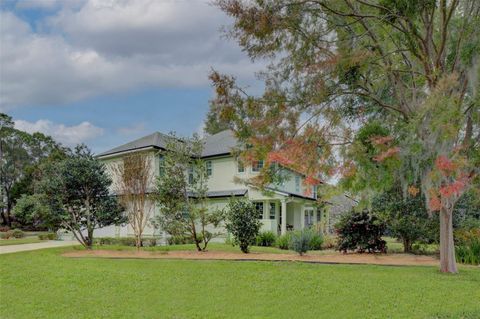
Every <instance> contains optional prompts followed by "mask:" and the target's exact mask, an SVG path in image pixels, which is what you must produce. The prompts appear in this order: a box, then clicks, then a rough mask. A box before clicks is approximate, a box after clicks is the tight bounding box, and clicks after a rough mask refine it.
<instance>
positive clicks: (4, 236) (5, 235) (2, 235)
mask: <svg viewBox="0 0 480 319" xmlns="http://www.w3.org/2000/svg"><path fill="white" fill-rule="evenodd" d="M12 236H13V231H11V230H9V231H6V232H2V233H0V238H1V239H10V238H11V237H12Z"/></svg>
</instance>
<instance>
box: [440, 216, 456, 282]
mask: <svg viewBox="0 0 480 319" xmlns="http://www.w3.org/2000/svg"><path fill="white" fill-rule="evenodd" d="M452 219H453V218H452V210H448V209H447V208H442V209H441V211H440V271H441V272H448V273H457V272H458V270H457V264H456V261H455V244H454V242H453V221H452Z"/></svg>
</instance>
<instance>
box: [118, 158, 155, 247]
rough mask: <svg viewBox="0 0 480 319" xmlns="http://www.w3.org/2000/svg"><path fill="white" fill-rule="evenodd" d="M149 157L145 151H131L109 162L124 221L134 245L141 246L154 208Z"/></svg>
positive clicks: (150, 160) (152, 178)
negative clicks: (131, 230) (125, 217)
mask: <svg viewBox="0 0 480 319" xmlns="http://www.w3.org/2000/svg"><path fill="white" fill-rule="evenodd" d="M152 160H153V157H152V156H149V154H146V153H141V152H137V153H132V154H128V155H126V156H124V157H123V159H122V161H121V162H119V163H116V164H114V165H112V168H111V171H112V172H113V175H114V177H115V178H114V180H115V182H114V184H113V185H114V186H113V187H114V189H115V192H116V194H117V196H118V198H119V201H120V203H122V206H123V207H124V208H125V213H126V216H127V218H128V223H129V224H130V226H131V227H132V229H133V233H134V235H135V245H136V246H137V249H140V247H141V246H142V236H143V231H144V230H145V227H146V226H147V223H148V222H149V221H150V218H151V214H152V211H153V209H154V198H153V197H154V196H153V195H152V194H151V193H152V191H153V187H154V182H155V178H154V169H153V167H152Z"/></svg>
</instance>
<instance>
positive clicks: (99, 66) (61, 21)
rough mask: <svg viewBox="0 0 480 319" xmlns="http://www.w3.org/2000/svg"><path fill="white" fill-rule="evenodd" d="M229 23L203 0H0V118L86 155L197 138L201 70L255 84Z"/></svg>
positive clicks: (254, 68) (205, 93) (205, 88)
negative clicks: (150, 138)
mask: <svg viewBox="0 0 480 319" xmlns="http://www.w3.org/2000/svg"><path fill="white" fill-rule="evenodd" d="M230 24H231V20H230V19H229V18H228V17H227V16H226V15H225V14H224V13H223V12H221V11H220V10H219V9H217V8H216V7H214V6H212V5H211V4H210V3H209V2H208V1H203V0H0V112H4V113H7V114H8V115H10V116H12V117H13V119H14V121H15V125H16V127H17V128H18V129H21V130H24V131H28V132H35V131H40V132H42V133H46V134H48V135H51V136H53V137H54V138H55V139H56V140H58V141H59V142H61V143H63V144H64V145H67V146H74V145H76V144H78V143H86V144H87V145H88V146H89V147H90V148H91V149H92V150H93V151H94V152H102V151H105V150H108V149H110V148H113V147H115V146H118V145H120V144H123V143H126V142H129V141H131V140H134V139H136V138H139V137H142V136H144V135H147V134H150V133H152V132H154V131H160V132H164V133H168V132H173V131H175V132H176V133H177V134H179V135H183V136H186V135H191V134H193V133H195V132H202V127H203V120H204V118H205V115H206V112H207V111H208V101H209V100H210V99H211V98H212V97H213V90H212V87H211V84H210V82H209V80H208V74H209V72H210V71H211V70H212V69H215V70H217V71H219V72H221V73H226V74H230V75H233V76H235V77H236V78H237V79H238V80H239V82H240V83H242V85H245V86H250V87H256V86H258V81H257V80H256V78H255V73H256V72H258V71H260V70H261V69H263V68H264V65H263V64H262V62H256V63H253V62H252V61H251V60H250V59H249V58H248V56H247V55H246V54H245V53H244V52H242V50H241V48H240V47H239V46H238V45H237V44H236V43H235V42H234V41H233V40H230V39H226V38H225V35H224V32H222V31H221V29H222V28H225V27H227V28H228V26H229V25H230Z"/></svg>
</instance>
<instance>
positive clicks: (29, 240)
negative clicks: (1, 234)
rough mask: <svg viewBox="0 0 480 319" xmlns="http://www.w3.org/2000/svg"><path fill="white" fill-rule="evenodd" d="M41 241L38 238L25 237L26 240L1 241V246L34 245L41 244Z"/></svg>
mask: <svg viewBox="0 0 480 319" xmlns="http://www.w3.org/2000/svg"><path fill="white" fill-rule="evenodd" d="M40 242H41V240H40V239H38V238H37V237H25V238H10V239H2V240H0V246H10V245H22V244H34V243H40Z"/></svg>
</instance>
